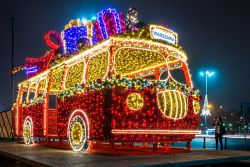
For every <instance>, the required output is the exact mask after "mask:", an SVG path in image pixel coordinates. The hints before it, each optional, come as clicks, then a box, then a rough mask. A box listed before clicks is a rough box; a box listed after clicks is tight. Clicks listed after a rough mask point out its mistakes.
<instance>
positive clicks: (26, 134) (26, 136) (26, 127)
mask: <svg viewBox="0 0 250 167" xmlns="http://www.w3.org/2000/svg"><path fill="white" fill-rule="evenodd" d="M23 140H24V143H25V144H27V145H30V144H32V143H33V123H32V119H31V118H30V117H26V119H25V120H24V124H23Z"/></svg>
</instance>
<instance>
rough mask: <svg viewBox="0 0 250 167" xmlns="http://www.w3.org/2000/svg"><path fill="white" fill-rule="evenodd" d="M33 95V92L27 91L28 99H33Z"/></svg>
mask: <svg viewBox="0 0 250 167" xmlns="http://www.w3.org/2000/svg"><path fill="white" fill-rule="evenodd" d="M34 97H35V92H30V93H29V100H31V99H33V98H34Z"/></svg>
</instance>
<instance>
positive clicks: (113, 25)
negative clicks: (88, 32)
mask: <svg viewBox="0 0 250 167" xmlns="http://www.w3.org/2000/svg"><path fill="white" fill-rule="evenodd" d="M93 27H94V32H95V35H96V38H97V40H98V41H100V40H104V39H106V38H109V37H110V36H112V35H115V34H119V33H121V32H123V31H125V20H124V17H123V15H122V13H118V12H117V11H116V10H115V9H111V8H108V9H104V10H102V11H101V12H99V13H98V14H97V19H96V20H95V21H94V22H93Z"/></svg>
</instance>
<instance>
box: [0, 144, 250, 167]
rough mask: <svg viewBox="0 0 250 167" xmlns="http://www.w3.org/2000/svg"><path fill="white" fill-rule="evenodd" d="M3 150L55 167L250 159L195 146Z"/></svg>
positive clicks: (20, 146)
mask: <svg viewBox="0 0 250 167" xmlns="http://www.w3.org/2000/svg"><path fill="white" fill-rule="evenodd" d="M1 154H2V155H4V156H6V157H10V158H12V159H16V160H18V161H19V162H23V163H25V164H29V165H32V166H55V167H69V166H72V167H78V166H81V167H84V166H86V167H101V166H103V167H112V166H119V167H125V166H165V165H167V166H193V165H204V164H211V163H226V162H236V161H240V160H250V152H247V151H228V150H223V151H216V150H206V149H194V150H192V151H191V152H190V153H181V154H172V155H147V156H142V155H140V156H104V155H95V154H88V153H84V152H74V151H71V150H62V149H56V148H49V147H41V146H27V145H24V144H16V143H0V155H1ZM0 160H1V159H0ZM0 166H1V163H0Z"/></svg>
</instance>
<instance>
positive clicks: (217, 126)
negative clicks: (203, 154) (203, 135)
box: [213, 117, 223, 150]
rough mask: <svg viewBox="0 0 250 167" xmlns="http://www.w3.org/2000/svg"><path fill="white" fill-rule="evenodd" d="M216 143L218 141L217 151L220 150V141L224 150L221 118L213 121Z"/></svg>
mask: <svg viewBox="0 0 250 167" xmlns="http://www.w3.org/2000/svg"><path fill="white" fill-rule="evenodd" d="M213 126H214V133H215V141H216V150H218V140H219V141H220V149H221V150H222V149H223V143H222V136H223V132H222V129H223V127H222V126H223V124H222V119H221V117H215V118H214V120H213Z"/></svg>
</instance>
